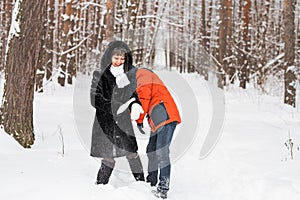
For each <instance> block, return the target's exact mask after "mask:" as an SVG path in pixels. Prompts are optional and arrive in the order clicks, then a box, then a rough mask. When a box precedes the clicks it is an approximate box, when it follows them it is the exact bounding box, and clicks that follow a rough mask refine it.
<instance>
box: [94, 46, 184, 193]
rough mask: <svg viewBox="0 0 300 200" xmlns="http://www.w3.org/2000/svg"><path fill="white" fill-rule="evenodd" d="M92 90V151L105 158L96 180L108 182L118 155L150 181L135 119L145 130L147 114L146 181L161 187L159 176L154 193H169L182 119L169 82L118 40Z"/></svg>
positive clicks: (138, 176) (136, 174) (139, 177)
mask: <svg viewBox="0 0 300 200" xmlns="http://www.w3.org/2000/svg"><path fill="white" fill-rule="evenodd" d="M90 95H91V104H92V106H93V107H95V109H96V116H95V120H94V124H93V131H92V144H91V156H93V157H97V158H102V161H101V167H100V169H99V171H98V175H97V181H96V184H107V183H108V181H109V178H110V176H111V173H112V171H113V168H114V166H115V160H114V158H116V157H123V156H126V158H127V160H128V162H129V166H130V169H131V171H132V174H133V176H134V178H135V179H136V180H137V181H145V178H144V172H143V167H142V162H141V160H140V158H139V155H138V153H137V151H138V145H137V141H136V138H135V133H134V131H133V127H132V121H136V123H137V126H138V128H139V130H140V131H141V132H143V130H142V128H143V120H144V117H147V118H148V123H149V125H150V127H151V135H150V139H149V143H148V145H147V157H148V175H147V177H146V181H147V182H149V183H150V185H151V186H156V185H157V183H158V180H159V183H158V186H157V190H156V191H155V195H156V196H159V197H162V198H167V192H168V191H169V184H170V173H171V163H170V157H169V146H170V143H171V140H172V137H173V134H174V130H175V128H176V125H177V124H179V123H180V122H181V118H180V115H179V112H178V109H177V106H176V104H175V102H174V100H173V98H172V96H171V94H170V93H169V91H168V89H167V87H166V86H165V85H164V84H163V82H162V81H161V80H160V78H159V77H158V76H157V75H156V74H155V73H153V72H152V71H150V70H148V69H144V68H140V69H137V68H136V67H134V66H133V65H132V54H131V50H130V49H129V47H128V46H127V45H126V44H125V43H124V42H122V41H113V42H111V43H110V44H109V45H108V47H107V49H106V51H105V52H104V54H103V56H102V59H101V64H100V67H99V69H97V70H95V71H94V73H93V79H92V85H91V91H90Z"/></svg>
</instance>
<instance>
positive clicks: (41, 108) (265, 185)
mask: <svg viewBox="0 0 300 200" xmlns="http://www.w3.org/2000/svg"><path fill="white" fill-rule="evenodd" d="M168 73H169V72H160V73H159V74H161V76H162V77H168ZM182 77H183V78H181V79H180V80H176V81H175V82H177V83H178V82H181V83H183V82H184V83H185V84H188V85H189V86H190V88H191V89H192V94H187V95H185V96H184V98H183V100H182V99H181V98H182V97H181V96H180V95H179V96H177V98H178V99H177V101H179V102H180V103H181V104H180V109H181V112H182V113H184V115H183V116H182V118H183V123H182V125H180V126H179V127H178V130H177V133H176V134H177V135H175V138H174V139H175V140H176V138H180V136H181V134H186V135H188V137H187V138H188V140H190V141H187V142H186V143H185V142H182V143H178V144H176V145H175V146H174V145H173V146H172V150H173V151H172V150H171V151H172V152H173V153H174V152H175V151H176V149H180V148H182V147H180V144H183V145H185V146H184V147H183V150H184V151H182V152H179V154H178V152H177V154H176V155H175V158H174V159H173V165H172V178H171V190H170V192H169V199H172V200H175V199H177V200H182V199H185V200H190V199H191V200H198V199H202V200H283V199H289V200H299V199H300V151H299V147H300V111H299V110H297V109H292V108H290V107H288V106H286V105H283V104H282V103H281V101H282V100H281V99H280V98H279V97H278V96H269V95H264V94H260V93H259V92H257V91H256V90H254V89H249V90H242V89H238V88H237V87H235V86H233V87H232V88H230V89H228V90H226V91H225V93H224V97H225V102H224V104H223V106H224V111H225V113H224V114H225V115H224V118H220V119H219V120H220V121H215V122H212V119H213V115H214V114H215V113H214V112H213V110H214V108H213V102H214V98H218V97H219V96H214V95H212V93H211V91H210V87H209V86H208V85H207V84H206V82H205V81H203V80H202V79H201V78H200V77H199V76H198V75H196V74H183V75H182ZM88 84H89V83H88V81H85V79H84V78H83V79H82V80H81V79H80V78H78V79H77V83H76V87H73V86H69V87H67V88H60V87H58V86H55V85H48V87H47V89H46V91H45V92H44V93H43V94H36V96H35V135H36V141H35V144H34V145H33V147H32V148H31V149H23V148H22V147H21V146H19V145H18V144H17V142H15V140H14V139H13V138H11V137H10V136H9V135H7V134H5V133H4V132H3V130H0V160H1V164H0V188H1V192H0V199H10V200H19V199H23V200H26V199H28V200H40V199H43V200H53V199H59V200H62V199H64V200H65V199H72V200H82V199H110V200H114V199H116V200H132V199H141V200H144V199H145V200H151V199H156V197H154V196H153V195H152V194H151V192H150V191H151V190H152V188H151V187H150V186H149V185H148V184H146V183H144V182H135V181H134V179H133V176H132V175H131V174H130V173H129V166H128V164H127V163H126V159H125V158H119V159H117V166H116V169H115V170H114V172H113V174H112V177H111V179H110V182H109V184H108V185H105V186H103V185H100V186H99V185H94V181H95V178H96V174H97V171H98V168H99V167H100V163H99V160H96V159H94V158H92V157H90V156H89V151H88V149H89V146H88V145H89V139H90V135H91V131H90V129H91V126H92V120H93V115H94V114H93V109H92V108H91V106H90V105H89V102H88V95H87V94H88V87H89V85H88ZM176 87H177V86H176ZM185 87H187V85H184V84H183V88H173V89H171V90H172V92H173V94H174V95H175V96H176V93H177V92H176V91H186V88H185ZM182 95H184V93H183V94H182ZM187 97H188V98H187ZM186 99H191V103H189V102H187V100H186ZM193 99H195V100H196V102H197V104H198V105H194V104H193ZM183 104H185V105H183ZM186 106H188V108H187V107H186ZM186 109H191V110H194V111H196V113H197V116H194V115H195V112H193V111H191V113H193V114H191V115H189V113H190V112H185V111H186ZM215 119H218V118H215ZM193 120H194V121H193ZM195 120H196V121H195ZM188 121H192V122H195V123H190V124H189V123H188ZM185 123H186V124H189V125H190V126H195V125H196V126H195V127H189V128H190V129H187V127H186V126H185ZM212 123H216V124H217V125H221V126H220V128H221V129H220V131H221V132H220V134H219V135H220V136H221V137H220V138H219V140H218V142H217V144H216V146H215V148H214V149H213V150H212V151H211V153H210V154H209V155H208V156H206V157H205V158H204V159H200V151H201V148H202V145H203V143H204V140H205V138H207V133H209V130H210V129H211V128H213V127H210V125H211V124H212ZM183 130H184V131H183ZM186 130H191V131H190V132H192V133H189V131H186ZM137 137H138V142H139V148H140V149H139V152H140V154H141V157H142V161H143V163H144V167H145V169H146V164H147V160H146V157H145V145H146V144H147V137H148V136H142V135H140V134H139V133H137ZM289 138H291V141H292V142H293V151H292V152H293V159H291V155H290V151H289V150H288V148H287V147H289V145H287V146H286V145H285V143H286V142H287V141H288V139H289ZM178 140H179V139H178ZM177 145H178V146H177ZM172 152H171V153H172ZM172 156H173V157H174V155H173V154H172Z"/></svg>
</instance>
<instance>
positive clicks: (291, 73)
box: [284, 0, 297, 107]
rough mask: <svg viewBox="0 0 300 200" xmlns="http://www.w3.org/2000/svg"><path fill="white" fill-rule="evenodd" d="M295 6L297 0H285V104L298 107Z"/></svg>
mask: <svg viewBox="0 0 300 200" xmlns="http://www.w3.org/2000/svg"><path fill="white" fill-rule="evenodd" d="M295 4H296V0H284V25H285V28H284V43H285V48H284V51H285V56H284V60H285V62H284V67H285V72H284V103H286V104H288V105H291V106H293V107H295V106H296V80H297V79H296V66H295Z"/></svg>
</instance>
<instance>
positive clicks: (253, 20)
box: [0, 0, 300, 148]
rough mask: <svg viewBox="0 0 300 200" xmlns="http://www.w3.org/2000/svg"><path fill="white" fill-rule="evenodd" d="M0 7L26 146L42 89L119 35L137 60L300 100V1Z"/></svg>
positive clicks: (79, 69) (18, 128) (11, 97)
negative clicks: (299, 95)
mask: <svg viewBox="0 0 300 200" xmlns="http://www.w3.org/2000/svg"><path fill="white" fill-rule="evenodd" d="M0 9H1V10H0V33H1V35H0V37H1V40H0V71H1V87H3V88H4V89H3V91H4V92H3V95H2V97H1V98H2V100H1V106H0V115H1V118H0V124H1V127H2V128H3V129H4V130H5V132H7V133H8V134H10V135H12V136H13V137H14V138H15V139H16V140H17V141H18V142H19V143H20V144H21V145H22V146H23V147H26V148H29V147H31V145H32V144H33V143H34V128H33V100H34V93H35V92H43V89H44V88H45V87H47V85H48V83H50V82H56V83H58V84H59V85H61V86H62V87H64V86H66V85H68V84H74V80H75V79H76V77H77V76H78V75H79V74H90V73H91V72H92V71H93V70H94V69H95V68H96V67H97V65H98V63H99V59H100V58H101V53H102V52H103V50H104V49H105V47H106V45H107V44H108V43H109V42H110V41H112V40H115V39H118V40H123V41H125V42H126V43H127V44H128V45H129V46H130V48H131V49H132V50H133V57H134V64H135V65H136V66H138V67H149V68H153V69H159V68H167V69H170V68H176V69H177V70H178V71H179V72H180V73H193V72H197V73H199V74H200V75H201V76H203V77H204V78H205V80H208V81H209V80H211V79H213V80H215V84H216V85H217V86H218V87H220V88H222V89H226V88H228V86H230V85H231V84H237V85H238V86H239V87H241V88H244V89H247V88H248V87H249V86H250V87H252V86H254V87H255V88H256V89H257V90H260V91H262V92H266V93H272V92H274V91H275V90H279V91H280V92H281V91H282V99H283V103H286V104H288V105H291V106H292V107H296V106H297V105H299V104H297V95H296V91H297V88H299V87H298V86H299V78H300V70H299V65H300V12H299V11H300V0H264V1H259V0H227V1H226V0H209V1H208V0H188V1H184V0H169V1H166V0H151V1H150V0H140V1H133V0H115V1H113V0H106V1H101V0H91V1H84V0H39V1H31V0H1V1H0ZM161 55H163V56H161ZM161 58H163V59H164V62H163V63H164V64H163V65H162V66H157V65H156V62H155V60H156V59H161ZM160 63H162V62H161V60H160ZM270 79H272V80H274V79H275V80H278V81H277V83H278V84H276V85H270V84H268V80H270ZM2 80H3V81H2Z"/></svg>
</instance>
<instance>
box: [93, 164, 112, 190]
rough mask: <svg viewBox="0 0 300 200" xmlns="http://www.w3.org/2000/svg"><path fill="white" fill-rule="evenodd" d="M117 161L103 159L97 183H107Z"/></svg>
mask: <svg viewBox="0 0 300 200" xmlns="http://www.w3.org/2000/svg"><path fill="white" fill-rule="evenodd" d="M114 166H115V163H114V162H113V163H112V162H108V161H106V160H102V163H101V167H100V169H99V171H98V175H97V181H96V184H97V185H99V184H103V185H105V184H107V183H108V181H109V178H110V176H111V173H112V171H113V169H114Z"/></svg>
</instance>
